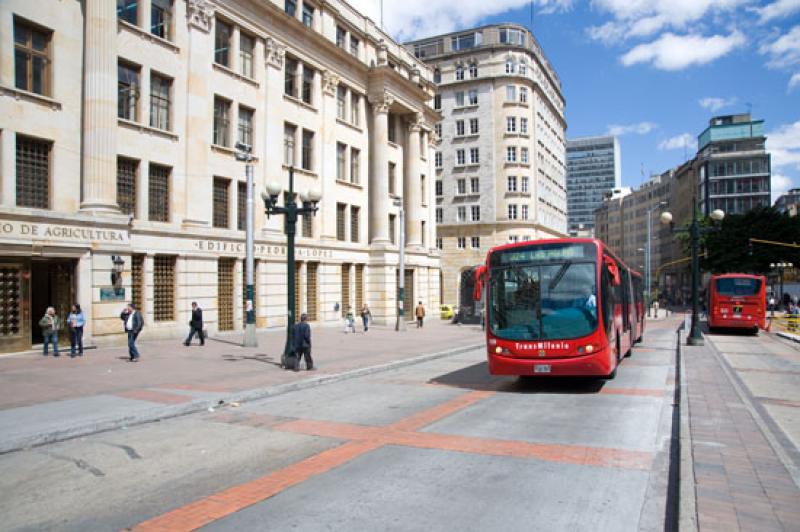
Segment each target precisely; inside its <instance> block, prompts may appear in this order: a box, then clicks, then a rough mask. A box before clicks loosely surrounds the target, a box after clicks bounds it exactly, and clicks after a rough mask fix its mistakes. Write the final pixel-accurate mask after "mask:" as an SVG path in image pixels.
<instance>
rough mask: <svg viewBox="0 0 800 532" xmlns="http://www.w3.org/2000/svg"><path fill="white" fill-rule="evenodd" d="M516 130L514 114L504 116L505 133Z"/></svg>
mask: <svg viewBox="0 0 800 532" xmlns="http://www.w3.org/2000/svg"><path fill="white" fill-rule="evenodd" d="M516 132H517V118H516V117H514V116H507V117H506V133H516Z"/></svg>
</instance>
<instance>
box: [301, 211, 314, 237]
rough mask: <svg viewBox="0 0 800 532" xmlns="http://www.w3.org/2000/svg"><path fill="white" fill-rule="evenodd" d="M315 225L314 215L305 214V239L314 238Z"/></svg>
mask: <svg viewBox="0 0 800 532" xmlns="http://www.w3.org/2000/svg"><path fill="white" fill-rule="evenodd" d="M313 223H314V215H313V214H312V213H310V212H307V213H305V214H304V215H303V236H304V237H305V238H311V237H312V236H314V234H313Z"/></svg>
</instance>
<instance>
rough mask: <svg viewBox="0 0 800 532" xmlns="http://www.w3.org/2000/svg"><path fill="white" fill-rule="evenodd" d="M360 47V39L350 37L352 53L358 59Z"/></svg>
mask: <svg viewBox="0 0 800 532" xmlns="http://www.w3.org/2000/svg"><path fill="white" fill-rule="evenodd" d="M358 45H359V41H358V39H356V38H355V37H353V36H352V35H350V53H351V54H353V55H354V56H356V57H358Z"/></svg>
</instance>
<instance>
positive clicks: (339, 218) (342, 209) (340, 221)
mask: <svg viewBox="0 0 800 532" xmlns="http://www.w3.org/2000/svg"><path fill="white" fill-rule="evenodd" d="M346 216H347V205H345V204H344V203H337V204H336V240H341V241H342V242H343V241H344V240H345V234H344V233H345V232H344V229H345V217H346Z"/></svg>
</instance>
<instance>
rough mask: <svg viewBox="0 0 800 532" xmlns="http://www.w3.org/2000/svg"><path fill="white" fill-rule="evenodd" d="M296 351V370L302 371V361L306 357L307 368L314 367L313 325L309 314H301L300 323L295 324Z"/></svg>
mask: <svg viewBox="0 0 800 532" xmlns="http://www.w3.org/2000/svg"><path fill="white" fill-rule="evenodd" d="M292 334H293V335H294V336H293V341H294V352H295V366H294V368H293V369H294V370H295V371H300V361H301V360H302V359H303V357H305V359H306V370H308V371H311V370H313V369H314V360H313V359H312V358H311V326H310V325H309V324H308V314H306V313H305V312H304V313H303V314H301V315H300V323H298V324H297V325H295V326H294V331H293V332H292Z"/></svg>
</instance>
